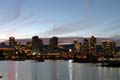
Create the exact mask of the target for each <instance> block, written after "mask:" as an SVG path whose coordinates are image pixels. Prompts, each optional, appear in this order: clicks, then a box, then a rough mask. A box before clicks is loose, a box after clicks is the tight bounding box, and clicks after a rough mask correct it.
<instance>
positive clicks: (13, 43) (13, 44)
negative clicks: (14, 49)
mask: <svg viewBox="0 0 120 80" xmlns="http://www.w3.org/2000/svg"><path fill="white" fill-rule="evenodd" d="M16 44H17V42H16V41H15V37H9V45H10V46H16Z"/></svg>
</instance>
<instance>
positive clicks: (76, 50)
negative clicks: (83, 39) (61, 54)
mask: <svg viewBox="0 0 120 80" xmlns="http://www.w3.org/2000/svg"><path fill="white" fill-rule="evenodd" d="M73 50H74V53H80V52H81V43H79V42H78V40H77V39H74V47H73Z"/></svg>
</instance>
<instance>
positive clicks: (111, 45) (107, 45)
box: [102, 40, 116, 56]
mask: <svg viewBox="0 0 120 80" xmlns="http://www.w3.org/2000/svg"><path fill="white" fill-rule="evenodd" d="M102 48H103V53H104V55H108V56H111V55H115V54H116V43H115V42H111V41H110V40H104V41H102Z"/></svg>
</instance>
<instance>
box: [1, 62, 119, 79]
mask: <svg viewBox="0 0 120 80" xmlns="http://www.w3.org/2000/svg"><path fill="white" fill-rule="evenodd" d="M0 75H2V76H3V78H1V79H0V80H119V79H120V68H108V67H100V66H99V67H98V66H96V64H91V63H73V62H72V61H70V60H69V61H63V60H56V61H55V60H45V61H44V62H36V61H29V60H28V61H0Z"/></svg>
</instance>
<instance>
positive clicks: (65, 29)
mask: <svg viewBox="0 0 120 80" xmlns="http://www.w3.org/2000/svg"><path fill="white" fill-rule="evenodd" d="M88 25H89V27H88ZM91 27H92V24H89V23H87V22H86V23H85V22H83V21H82V22H75V23H68V24H63V25H53V27H52V28H51V29H50V30H48V31H46V32H44V33H40V35H45V36H51V35H64V34H69V33H72V32H77V31H82V30H84V29H89V28H91Z"/></svg>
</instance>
